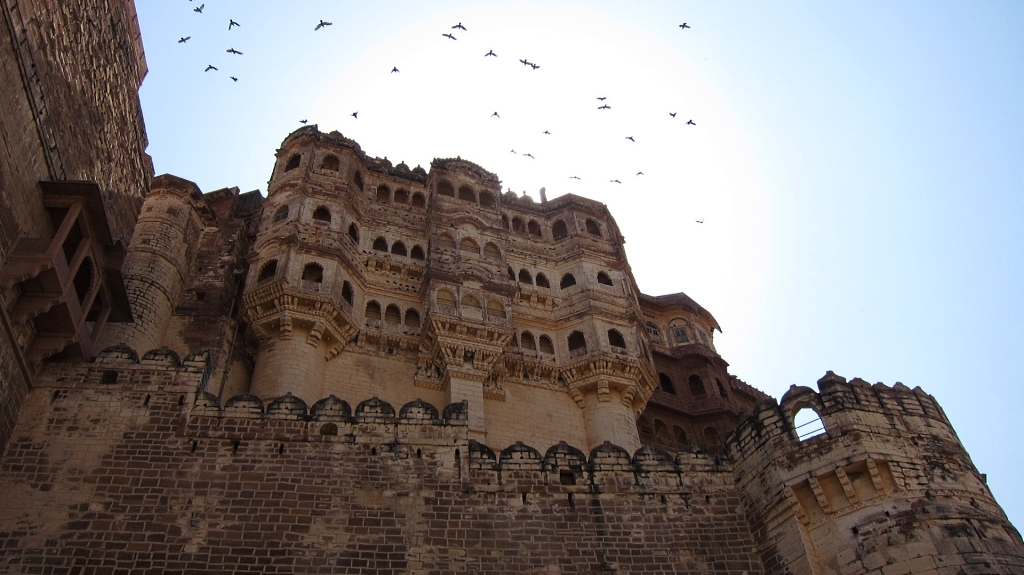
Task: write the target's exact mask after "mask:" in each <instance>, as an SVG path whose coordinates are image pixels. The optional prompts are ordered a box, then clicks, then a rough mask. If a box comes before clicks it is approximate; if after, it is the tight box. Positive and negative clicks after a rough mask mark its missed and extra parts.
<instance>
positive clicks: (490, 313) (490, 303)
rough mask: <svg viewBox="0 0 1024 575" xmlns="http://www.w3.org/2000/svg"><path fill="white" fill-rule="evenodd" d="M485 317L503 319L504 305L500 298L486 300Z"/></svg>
mask: <svg viewBox="0 0 1024 575" xmlns="http://www.w3.org/2000/svg"><path fill="white" fill-rule="evenodd" d="M487 317H489V318H493V319H505V317H506V316H505V306H504V304H502V303H501V300H497V299H489V300H487Z"/></svg>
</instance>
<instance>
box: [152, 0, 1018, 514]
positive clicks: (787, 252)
mask: <svg viewBox="0 0 1024 575" xmlns="http://www.w3.org/2000/svg"><path fill="white" fill-rule="evenodd" d="M199 3H200V1H199V0H195V1H191V2H189V1H186V0H166V1H163V0H161V1H159V2H157V1H154V0H148V1H147V0H143V1H141V2H138V4H137V5H138V10H139V18H140V23H141V27H142V32H143V39H144V42H145V47H146V54H147V60H148V62H149V68H150V72H149V75H148V77H147V78H146V81H145V83H144V84H143V88H142V104H143V112H144V114H145V118H146V124H147V129H148V132H149V139H150V147H149V152H150V154H151V155H152V156H153V161H154V164H155V166H156V171H157V173H165V172H167V173H173V174H175V175H178V176H181V177H184V178H187V179H190V180H193V181H195V182H196V183H197V184H199V186H200V187H201V188H202V189H203V190H204V191H212V190H214V189H218V188H221V187H225V186H239V187H240V188H241V189H242V190H243V191H246V190H251V189H261V190H264V189H265V186H266V181H267V179H268V178H269V175H270V172H271V168H272V164H273V154H274V151H275V150H276V148H277V146H278V145H279V144H280V142H281V141H282V140H283V139H284V137H285V136H286V135H287V134H288V133H290V132H291V131H292V130H294V129H296V128H298V127H299V126H300V125H301V124H299V120H301V119H307V120H308V121H309V123H310V124H318V125H319V127H320V129H321V130H324V131H330V130H339V131H341V132H342V133H343V134H344V135H346V136H348V137H351V138H354V139H355V140H356V141H358V142H359V143H360V144H361V145H362V147H363V149H364V150H365V151H366V152H367V153H369V154H370V155H374V156H382V157H383V156H387V157H388V158H389V159H391V160H392V161H393V162H395V163H397V162H398V161H401V160H404V161H405V162H406V163H408V164H409V165H410V166H415V165H417V164H421V165H423V166H424V167H426V166H428V165H429V163H430V161H431V159H432V158H435V157H449V156H456V155H459V156H462V157H464V158H467V159H470V160H472V161H474V162H477V163H478V164H480V165H482V166H483V167H485V168H487V169H488V170H491V171H493V172H495V173H497V174H498V176H499V177H500V178H501V179H502V180H503V185H504V186H506V187H507V188H509V189H512V190H514V191H516V192H518V193H521V192H523V191H526V192H527V193H529V194H530V195H532V196H533V197H534V198H537V190H538V189H539V188H540V187H541V186H544V187H546V188H547V191H548V196H549V198H550V197H555V196H558V195H561V194H564V193H576V194H580V195H584V196H587V197H591V198H594V199H597V200H600V201H602V202H605V203H607V204H608V206H609V207H610V209H611V210H612V213H613V214H614V216H615V217H616V220H617V222H618V224H619V226H620V228H621V229H622V231H623V234H624V235H625V237H626V240H627V243H626V249H627V253H628V256H629V259H630V263H631V265H632V267H633V271H634V273H635V275H636V278H637V281H638V283H639V285H640V288H641V289H642V290H643V291H644V292H645V293H649V294H652V295H658V294H663V293H672V292H676V291H685V292H686V293H687V294H689V295H690V296H692V297H693V298H695V299H696V300H697V301H699V302H700V303H701V304H702V305H704V306H705V307H706V308H707V309H709V310H710V311H711V312H712V313H713V314H714V315H715V317H716V318H717V319H718V320H719V322H720V324H721V325H722V327H723V329H724V333H722V334H716V340H715V341H716V346H717V347H718V351H719V352H720V353H721V354H722V355H723V357H725V359H726V360H727V361H729V362H730V364H731V368H730V369H731V371H732V372H733V373H735V374H736V375H737V376H739V377H740V378H741V379H743V380H745V381H747V382H748V383H750V384H752V385H754V386H756V387H758V388H760V389H762V390H764V391H766V392H768V393H770V394H772V395H774V396H775V397H780V396H781V395H782V394H783V393H784V392H785V391H786V389H788V388H789V386H790V385H808V386H812V387H813V386H814V382H815V381H816V380H817V379H818V378H819V377H821V376H822V375H823V374H824V372H825V371H826V370H829V369H831V370H834V371H835V372H836V373H838V374H840V375H843V376H845V377H847V378H853V377H861V378H864V379H866V380H868V381H871V382H876V381H881V382H884V383H886V384H889V385H892V384H894V383H895V382H896V381H902V382H903V383H905V384H906V385H908V386H910V387H915V386H921V387H922V388H923V389H924V390H925V391H927V392H929V393H931V394H933V395H935V396H936V397H937V398H938V400H939V401H940V402H941V404H942V405H943V407H944V409H945V411H946V413H947V415H948V416H949V418H950V419H951V420H952V422H953V424H954V425H955V427H956V429H957V432H958V434H959V436H960V438H961V440H962V441H963V443H964V444H965V445H966V447H967V448H968V450H969V451H970V453H971V455H972V457H973V459H974V462H975V464H976V465H977V466H978V468H979V470H980V471H981V472H982V473H987V474H988V478H989V485H990V486H991V487H992V490H993V492H994V494H995V495H996V497H997V499H998V501H999V502H1000V503H1001V504H1002V505H1003V507H1004V509H1005V510H1006V511H1007V514H1008V515H1009V516H1010V519H1011V521H1013V522H1014V523H1015V525H1017V526H1018V527H1020V526H1021V525H1022V524H1024V493H1021V490H1019V489H1014V485H1013V483H1012V482H1013V478H1014V477H1015V476H1017V475H1019V474H1020V473H1022V472H1024V455H1022V453H1024V450H1022V449H1021V448H1019V447H1018V446H1019V445H1021V444H1022V443H1024V431H1022V428H1021V425H1020V423H1021V419H1022V418H1021V416H1020V414H1019V406H1021V405H1024V391H1022V386H1021V385H1019V384H1017V382H1016V379H1017V378H1018V377H1020V374H1021V373H1022V372H1024V358H1022V356H1024V354H1022V353H1021V352H1022V345H1024V327H1022V325H1024V303H1022V301H1021V295H1022V290H1021V287H1020V286H1021V285H1022V284H1024V258H1022V257H1021V247H1022V245H1024V241H1022V240H1024V232H1022V230H1021V226H1020V221H1021V219H1022V216H1024V161H1022V158H1024V34H1022V33H1021V30H1022V29H1024V4H1021V3H1019V2H975V3H953V2H856V3H853V2H849V3H837V2H830V3H822V2H796V1H792V2H773V3H766V2H715V3H708V2H699V3H698V2H644V3H625V2H573V1H564V2H558V1H550V2H516V3H511V2H469V1H464V2H459V1H454V2H446V3H427V2H387V3H367V2H361V3H356V2H329V1H319V2H313V1H311V2H302V3H273V4H271V3H269V2H252V1H249V2H245V1H242V0H207V1H206V2H205V6H206V7H205V9H204V11H203V13H202V14H198V13H195V12H193V11H192V8H193V7H195V6H196V5H198V4H199ZM229 19H234V20H236V21H238V22H239V23H240V24H241V26H240V27H237V28H234V29H232V30H231V31H228V29H227V26H228V21H229ZM320 19H324V20H328V21H331V22H332V23H333V24H332V25H331V26H329V27H326V28H324V29H323V30H320V31H316V32H314V31H313V27H314V26H315V25H316V23H317V22H318V21H319V20H320ZM458 22H461V23H463V25H464V26H465V27H466V28H467V30H465V31H462V30H452V29H451V26H452V25H454V24H456V23H458ZM683 22H687V23H688V24H689V25H690V26H691V28H689V29H686V30H681V29H680V28H679V27H678V25H679V24H681V23H683ZM446 32H452V33H453V34H454V35H455V36H456V37H457V38H458V39H457V40H454V41H453V40H450V39H448V38H445V37H443V36H442V35H441V34H442V33H446ZM182 36H191V39H190V40H189V41H188V42H186V43H184V44H181V43H178V39H179V38H180V37H182ZM227 48H235V49H236V50H239V51H241V52H243V55H241V56H238V55H232V54H228V53H227V52H226V50H227ZM489 50H494V52H495V53H497V54H498V57H486V58H485V57H484V54H485V53H486V52H487V51H489ZM520 58H525V59H527V60H530V61H532V62H534V63H536V64H539V65H540V68H538V69H536V70H534V69H532V68H528V67H525V66H523V65H521V64H520V63H519V62H518V60H519V59H520ZM209 64H212V65H214V66H216V67H217V68H218V70H217V71H210V72H204V71H203V70H204V68H205V67H206V66H207V65H209ZM393 67H398V68H399V70H400V72H399V73H391V69H392V68H393ZM232 75H233V76H235V77H237V78H238V81H237V82H234V81H232V80H230V79H229V77H228V76H232ZM598 96H601V97H606V98H608V99H607V100H605V101H604V102H605V103H608V104H609V105H610V106H611V109H610V110H597V105H599V104H600V102H599V101H598V100H596V98H597V97H598ZM356 111H358V112H359V117H358V118H353V117H351V115H350V114H351V113H352V112H356ZM493 112H498V113H499V115H500V118H494V117H491V114H492V113H493ZM669 112H676V114H677V115H676V117H675V118H672V117H671V116H669ZM689 119H692V120H694V122H695V123H696V124H697V125H696V126H692V125H686V121H687V120H689ZM543 131H549V132H551V133H550V135H545V134H543V133H542V132H543ZM627 136H629V137H632V138H633V140H635V141H630V140H627V139H626V137H627ZM512 149H515V150H516V151H517V152H518V153H517V154H513V153H511V150H512ZM525 152H528V153H531V154H532V155H533V156H535V158H536V159H530V158H527V157H524V156H522V155H521V154H522V153H525ZM641 171H642V172H643V175H642V176H637V175H636V173H637V172H641ZM573 175H576V176H579V177H580V178H582V179H580V180H570V179H569V176H573ZM613 179H618V180H620V181H621V182H622V183H621V184H616V183H613V182H611V181H610V180H613ZM699 219H703V220H704V223H703V224H697V223H696V222H695V220H699Z"/></svg>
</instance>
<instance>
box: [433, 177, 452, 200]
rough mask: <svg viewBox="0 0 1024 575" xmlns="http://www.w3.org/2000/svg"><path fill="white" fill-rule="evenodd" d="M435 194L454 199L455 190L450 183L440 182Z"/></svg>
mask: <svg viewBox="0 0 1024 575" xmlns="http://www.w3.org/2000/svg"><path fill="white" fill-rule="evenodd" d="M437 193H439V194H441V195H442V196H448V197H449V198H454V197H455V188H454V187H452V184H451V183H450V182H446V181H441V182H438V184H437Z"/></svg>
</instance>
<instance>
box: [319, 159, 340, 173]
mask: <svg viewBox="0 0 1024 575" xmlns="http://www.w3.org/2000/svg"><path fill="white" fill-rule="evenodd" d="M340 166H341V162H339V161H338V156H335V155H329V156H324V161H322V162H320V169H322V170H330V171H332V172H337V171H338V168H339V167H340Z"/></svg>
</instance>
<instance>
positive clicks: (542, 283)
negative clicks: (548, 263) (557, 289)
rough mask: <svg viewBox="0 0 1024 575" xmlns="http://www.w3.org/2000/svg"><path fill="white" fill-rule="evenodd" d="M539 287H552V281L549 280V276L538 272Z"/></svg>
mask: <svg viewBox="0 0 1024 575" xmlns="http://www.w3.org/2000/svg"><path fill="white" fill-rule="evenodd" d="M537 287H542V288H549V287H551V282H549V281H548V278H547V276H545V275H544V274H541V273H539V274H537Z"/></svg>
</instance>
